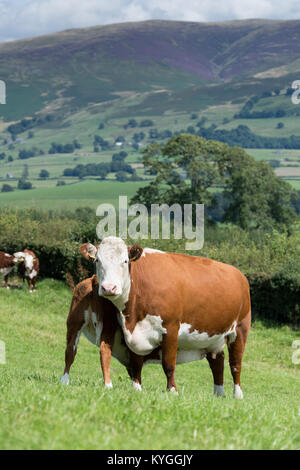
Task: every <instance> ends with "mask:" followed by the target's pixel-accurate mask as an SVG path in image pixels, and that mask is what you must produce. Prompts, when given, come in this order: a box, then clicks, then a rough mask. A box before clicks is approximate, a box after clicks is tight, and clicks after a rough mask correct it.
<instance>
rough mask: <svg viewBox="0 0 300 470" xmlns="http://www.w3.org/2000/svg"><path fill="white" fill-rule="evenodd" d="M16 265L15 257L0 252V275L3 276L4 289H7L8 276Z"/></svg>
mask: <svg viewBox="0 0 300 470" xmlns="http://www.w3.org/2000/svg"><path fill="white" fill-rule="evenodd" d="M16 263H17V259H16V258H15V256H12V255H10V254H8V253H5V252H4V251H0V274H2V275H3V276H4V287H6V289H9V285H8V276H9V275H10V273H11V272H12V270H13V269H14V267H15V265H16Z"/></svg>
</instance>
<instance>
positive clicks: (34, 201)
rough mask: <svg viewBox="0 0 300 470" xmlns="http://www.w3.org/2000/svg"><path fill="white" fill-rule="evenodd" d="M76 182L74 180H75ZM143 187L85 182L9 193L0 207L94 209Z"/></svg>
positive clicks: (131, 184) (118, 183)
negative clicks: (85, 207)
mask: <svg viewBox="0 0 300 470" xmlns="http://www.w3.org/2000/svg"><path fill="white" fill-rule="evenodd" d="M77 181H78V180H77ZM143 184H146V183H143V182H140V181H138V182H125V183H120V182H118V181H95V180H85V181H82V182H76V183H75V184H70V185H66V186H59V187H56V186H55V187H51V186H50V187H49V183H48V182H45V186H44V187H40V188H37V189H32V190H27V191H22V190H16V191H14V192H11V193H0V205H1V206H5V207H18V208H25V207H27V208H28V207H35V208H39V209H45V210H46V209H47V210H48V209H63V208H66V209H69V210H73V209H76V208H77V207H83V206H88V207H91V208H92V209H95V208H96V207H97V206H98V205H99V204H102V203H111V204H114V205H118V201H119V195H120V196H124V195H125V196H126V195H127V196H128V198H129V199H130V198H131V197H132V196H133V195H134V194H135V193H136V191H137V190H138V188H139V187H140V186H141V185H143Z"/></svg>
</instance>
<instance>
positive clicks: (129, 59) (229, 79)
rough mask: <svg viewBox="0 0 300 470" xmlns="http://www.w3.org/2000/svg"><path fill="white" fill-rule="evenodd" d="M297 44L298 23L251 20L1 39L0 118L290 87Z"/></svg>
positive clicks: (165, 104) (209, 99) (298, 64)
mask: <svg viewBox="0 0 300 470" xmlns="http://www.w3.org/2000/svg"><path fill="white" fill-rule="evenodd" d="M299 41H300V21H272V20H259V19H258V20H243V21H231V22H223V23H192V22H177V21H160V20H158V21H145V22H137V23H122V24H115V25H109V26H99V27H92V28H84V29H72V30H67V31H62V32H59V33H56V34H51V35H47V36H41V37H36V38H32V39H25V40H19V41H14V42H6V43H2V44H0V77H1V79H2V80H4V81H5V82H6V84H7V104H6V106H1V108H0V115H1V116H2V117H3V118H4V119H5V120H11V121H15V120H17V119H20V118H22V117H25V116H28V115H29V116H31V115H32V114H33V113H35V112H42V111H44V112H49V111H52V112H53V111H56V112H58V111H59V112H60V116H61V112H63V113H70V112H74V111H75V110H77V111H78V110H79V109H82V108H86V107H87V106H88V105H90V104H96V103H105V102H109V101H113V100H116V99H117V98H124V97H126V96H127V97H128V96H130V95H132V94H135V95H136V94H142V95H144V96H142V99H141V100H140V102H139V103H137V104H136V105H135V106H133V109H131V110H130V109H129V108H131V106H128V107H127V108H128V109H126V113H127V114H128V112H130V113H131V114H136V112H138V114H140V113H141V111H143V110H144V112H145V114H151V112H152V114H153V111H154V112H155V111H156V112H158V111H159V112H161V110H162V109H164V110H165V111H166V110H168V109H173V110H174V109H175V110H176V109H179V110H182V108H183V106H182V103H181V102H182V101H183V102H184V106H186V107H187V109H189V110H191V109H192V107H191V106H192V105H194V107H195V105H196V106H197V108H199V106H200V107H202V108H203V107H205V106H206V105H208V104H216V102H218V103H224V102H226V101H228V100H232V99H238V98H241V99H244V98H245V97H249V96H251V95H252V94H256V93H257V92H258V91H259V90H262V89H263V90H272V89H274V88H275V87H279V88H280V87H282V88H283V87H286V86H288V85H290V83H291V81H292V80H293V79H295V72H297V71H299V73H300V61H299V51H298V44H299ZM296 78H297V77H296ZM195 100H196V103H195ZM157 101H158V102H159V104H160V105H159V106H158V105H157ZM152 102H153V103H152ZM158 107H159V110H158V109H157V108H158ZM123 114H124V110H123Z"/></svg>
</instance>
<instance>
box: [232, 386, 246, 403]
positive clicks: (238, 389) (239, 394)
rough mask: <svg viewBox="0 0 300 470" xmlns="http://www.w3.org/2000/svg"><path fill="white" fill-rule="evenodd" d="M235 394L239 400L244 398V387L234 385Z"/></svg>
mask: <svg viewBox="0 0 300 470" xmlns="http://www.w3.org/2000/svg"><path fill="white" fill-rule="evenodd" d="M233 396H234V398H238V399H239V400H242V399H243V398H244V395H243V392H242V389H241V387H240V386H239V385H236V384H235V385H234V389H233Z"/></svg>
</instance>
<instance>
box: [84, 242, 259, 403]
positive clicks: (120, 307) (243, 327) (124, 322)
mask: <svg viewBox="0 0 300 470" xmlns="http://www.w3.org/2000/svg"><path fill="white" fill-rule="evenodd" d="M80 251H81V253H82V255H83V256H85V257H86V258H87V259H93V260H94V262H95V265H96V273H97V278H98V282H99V285H98V295H99V297H100V298H101V297H102V298H103V297H104V298H106V299H109V300H110V301H111V303H112V304H113V305H114V306H115V307H116V311H117V315H118V321H119V324H120V325H121V328H122V331H123V334H124V338H125V341H126V344H127V346H128V348H129V349H130V350H131V351H132V352H133V353H135V354H136V355H137V356H140V357H141V358H142V357H144V356H146V355H148V354H151V353H155V354H156V356H157V355H159V357H158V359H159V360H160V361H161V363H162V366H163V370H164V372H165V374H166V377H167V389H168V390H169V391H177V386H176V383H175V366H176V363H177V364H182V363H186V362H191V361H195V360H200V359H202V358H203V357H205V356H206V357H207V360H208V362H209V365H210V367H211V370H212V374H213V378H214V393H215V394H216V395H224V388H223V369H224V352H223V349H224V346H225V344H227V346H228V350H229V364H230V368H231V373H232V377H233V382H234V396H235V397H236V398H242V397H243V393H242V390H241V387H240V374H241V364H242V357H243V353H244V348H245V344H246V340H247V335H248V332H249V329H250V324H251V306H250V293H249V284H248V281H247V279H246V278H245V276H244V275H243V274H242V273H241V272H240V271H239V270H238V269H236V268H234V267H233V266H230V265H227V264H224V263H220V262H217V261H213V260H211V259H208V258H202V257H196V256H189V255H184V254H179V253H168V252H161V251H159V250H152V249H147V248H145V249H144V250H143V249H142V248H141V247H139V246H138V245H133V246H132V247H131V248H129V247H127V245H126V244H125V243H124V241H123V240H121V239H120V238H117V237H107V238H105V239H104V240H103V241H102V242H101V243H100V245H99V246H98V247H95V246H94V245H92V244H90V243H86V244H84V245H82V246H81V248H80ZM110 315H111V316H113V315H114V311H111V313H110ZM158 348H159V349H160V351H159V349H158ZM142 365H143V360H140V364H139V367H140V369H141V368H142Z"/></svg>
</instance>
